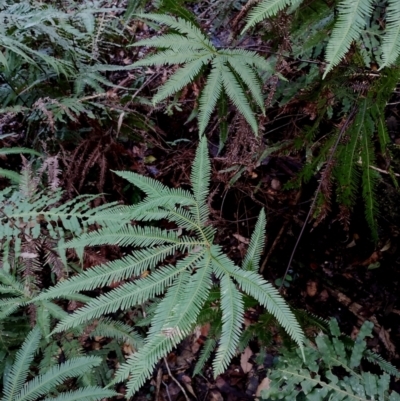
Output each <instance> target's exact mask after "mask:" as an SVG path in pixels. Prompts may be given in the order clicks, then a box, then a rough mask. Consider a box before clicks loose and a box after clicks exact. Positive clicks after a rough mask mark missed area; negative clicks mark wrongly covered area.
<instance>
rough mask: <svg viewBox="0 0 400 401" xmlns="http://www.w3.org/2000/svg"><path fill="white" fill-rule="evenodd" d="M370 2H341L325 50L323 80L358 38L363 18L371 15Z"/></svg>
mask: <svg viewBox="0 0 400 401" xmlns="http://www.w3.org/2000/svg"><path fill="white" fill-rule="evenodd" d="M372 2H373V0H354V1H347V0H343V1H342V2H341V3H340V4H339V6H338V9H339V19H338V21H337V22H336V24H335V26H334V28H333V31H332V35H331V37H330V38H329V42H328V45H327V48H326V55H325V59H326V62H327V63H328V66H327V68H326V70H325V72H324V75H323V78H325V77H326V75H327V74H328V73H329V72H330V71H331V70H332V68H333V67H335V66H336V65H338V64H339V62H340V61H341V60H342V58H343V56H344V55H345V54H346V52H347V51H348V50H349V48H350V45H351V43H352V42H353V41H354V40H356V39H358V37H359V36H360V32H361V30H362V29H363V28H364V27H365V18H366V17H367V16H368V15H370V14H371V13H372Z"/></svg>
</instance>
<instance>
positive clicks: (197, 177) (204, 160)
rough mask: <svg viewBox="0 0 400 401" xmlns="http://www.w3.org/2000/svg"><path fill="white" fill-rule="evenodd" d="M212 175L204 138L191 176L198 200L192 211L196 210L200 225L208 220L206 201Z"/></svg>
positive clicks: (195, 196)
mask: <svg viewBox="0 0 400 401" xmlns="http://www.w3.org/2000/svg"><path fill="white" fill-rule="evenodd" d="M210 175H211V164H210V159H209V158H208V149H207V139H206V138H205V137H204V136H203V137H202V138H201V139H200V144H199V146H198V147H197V149H196V157H195V159H194V163H193V167H192V172H191V175H190V182H191V184H192V190H193V194H194V199H195V200H196V205H195V206H194V207H193V208H192V209H194V211H193V214H195V215H196V218H197V221H198V223H199V224H205V223H206V222H207V219H208V207H207V205H206V199H207V196H208V190H209V182H210Z"/></svg>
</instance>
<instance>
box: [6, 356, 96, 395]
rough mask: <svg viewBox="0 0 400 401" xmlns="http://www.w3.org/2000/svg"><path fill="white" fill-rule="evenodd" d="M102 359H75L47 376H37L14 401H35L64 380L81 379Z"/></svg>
mask: <svg viewBox="0 0 400 401" xmlns="http://www.w3.org/2000/svg"><path fill="white" fill-rule="evenodd" d="M100 363H101V359H100V358H97V357H93V356H85V357H81V358H73V359H69V360H67V361H66V362H64V363H63V364H62V365H56V366H53V367H52V368H50V369H49V370H48V371H47V372H46V373H45V374H43V375H40V376H36V377H35V378H34V379H32V380H30V381H29V382H27V383H26V385H25V386H24V387H23V388H22V390H21V391H20V392H19V394H17V395H16V397H15V398H14V400H13V401H34V400H36V399H37V398H38V397H40V396H43V395H45V394H48V392H49V391H50V390H51V389H52V388H53V387H55V386H57V385H58V384H61V383H62V382H63V381H64V380H66V379H69V378H71V377H79V376H81V375H83V374H84V373H86V372H87V371H88V370H90V369H92V368H93V367H95V366H98V365H100Z"/></svg>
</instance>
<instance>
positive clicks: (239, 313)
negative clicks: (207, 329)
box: [213, 275, 244, 377]
mask: <svg viewBox="0 0 400 401" xmlns="http://www.w3.org/2000/svg"><path fill="white" fill-rule="evenodd" d="M221 309H222V333H221V338H220V341H219V346H218V349H217V354H216V356H215V359H214V361H213V370H214V377H217V376H218V375H219V374H221V373H223V372H224V371H225V369H226V367H227V366H228V364H229V362H230V361H231V359H232V357H233V355H234V354H235V352H236V348H237V346H238V344H239V340H240V332H241V328H242V324H243V321H244V319H243V315H244V307H243V299H242V295H241V294H240V292H239V291H238V289H237V288H236V286H235V284H234V283H233V282H232V281H231V279H230V277H229V275H224V276H223V277H222V278H221Z"/></svg>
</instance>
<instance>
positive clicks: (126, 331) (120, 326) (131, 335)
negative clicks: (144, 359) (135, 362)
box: [90, 318, 143, 349]
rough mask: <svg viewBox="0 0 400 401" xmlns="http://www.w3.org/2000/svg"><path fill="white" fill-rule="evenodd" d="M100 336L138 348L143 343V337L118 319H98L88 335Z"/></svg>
mask: <svg viewBox="0 0 400 401" xmlns="http://www.w3.org/2000/svg"><path fill="white" fill-rule="evenodd" d="M95 336H101V337H109V338H114V339H116V340H118V341H123V342H124V343H128V344H130V345H132V346H133V347H135V348H136V349H139V348H141V347H142V345H143V338H142V337H141V336H140V335H139V334H138V333H137V332H135V330H134V329H133V328H132V327H131V326H129V325H127V324H125V323H122V322H120V321H117V320H112V319H109V318H104V319H100V320H99V321H98V323H97V325H96V328H95V329H94V330H93V331H92V332H91V333H90V337H92V338H93V337H95Z"/></svg>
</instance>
